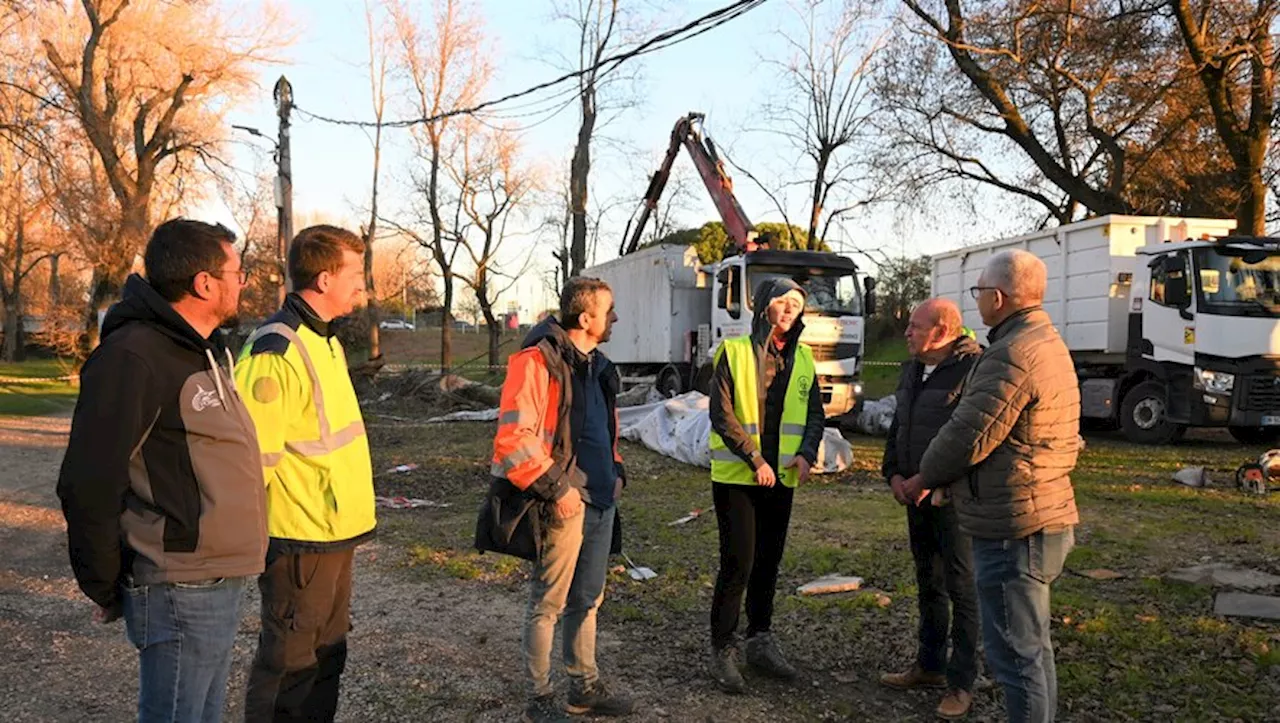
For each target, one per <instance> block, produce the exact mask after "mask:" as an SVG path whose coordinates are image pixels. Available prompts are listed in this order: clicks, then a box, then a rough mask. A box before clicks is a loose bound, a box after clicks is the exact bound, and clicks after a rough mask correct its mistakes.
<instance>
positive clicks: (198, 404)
mask: <svg viewBox="0 0 1280 723" xmlns="http://www.w3.org/2000/svg"><path fill="white" fill-rule="evenodd" d="M221 406H222V400H221V399H219V398H218V390H217V389H214V390H213V391H208V392H206V391H205V390H204V387H203V386H201V385H199V384H197V385H196V395H195V396H194V397H192V398H191V408H192V409H194V410H196V411H197V412H203V411H204V410H206V409H209V408H210V407H221Z"/></svg>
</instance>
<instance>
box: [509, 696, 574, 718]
mask: <svg viewBox="0 0 1280 723" xmlns="http://www.w3.org/2000/svg"><path fill="white" fill-rule="evenodd" d="M520 720H521V721H523V722H524V723H569V716H567V715H565V714H564V711H563V710H561V708H560V706H558V705H556V697H555V696H554V695H543V696H539V697H537V698H530V699H529V705H528V706H526V707H525V709H524V716H522V717H521V718H520Z"/></svg>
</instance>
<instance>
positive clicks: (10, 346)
mask: <svg viewBox="0 0 1280 723" xmlns="http://www.w3.org/2000/svg"><path fill="white" fill-rule="evenodd" d="M25 346H26V345H25V344H24V343H23V339H22V301H21V298H17V297H13V296H10V297H9V298H6V299H5V300H4V350H3V352H0V358H3V359H4V361H7V362H20V361H22V360H23V358H24V357H25V356H26V355H25V354H24V353H23V352H24V350H25Z"/></svg>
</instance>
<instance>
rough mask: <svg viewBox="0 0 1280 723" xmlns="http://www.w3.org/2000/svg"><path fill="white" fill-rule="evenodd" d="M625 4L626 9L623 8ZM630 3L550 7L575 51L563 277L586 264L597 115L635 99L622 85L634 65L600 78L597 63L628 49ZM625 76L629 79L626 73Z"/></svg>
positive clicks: (587, 0) (593, 1)
mask: <svg viewBox="0 0 1280 723" xmlns="http://www.w3.org/2000/svg"><path fill="white" fill-rule="evenodd" d="M628 5H630V6H631V7H627V6H628ZM635 5H636V3H635V1H634V0H629V2H627V3H623V2H622V0H563V2H558V3H557V5H556V11H555V16H556V18H557V19H558V20H561V21H565V22H568V23H570V24H572V25H573V27H574V30H575V35H574V37H575V39H576V40H577V47H576V48H575V50H576V52H575V53H574V56H573V57H572V59H571V61H570V64H571V65H572V68H571V69H572V70H576V71H580V72H581V75H579V76H578V109H579V117H578V133H577V136H576V139H575V141H574V147H573V158H572V160H571V161H570V162H569V215H570V219H571V222H572V227H571V229H572V230H571V240H570V244H569V274H570V275H572V276H576V275H577V274H578V273H580V272H581V271H582V269H584V268H586V266H587V234H588V218H587V217H588V200H589V195H590V194H589V189H590V176H591V146H592V140H593V139H594V137H595V134H596V132H597V130H598V128H599V126H600V125H602V124H603V122H604V121H603V119H602V116H603V114H604V113H606V112H607V111H609V110H621V109H623V108H626V107H630V106H631V105H633V104H634V103H635V102H636V101H635V98H634V96H633V95H629V94H628V93H627V92H625V84H626V83H629V82H633V81H634V80H635V78H636V76H635V75H634V73H635V72H636V71H635V70H634V65H629V66H628V67H626V68H625V69H624V70H621V71H619V70H617V69H616V68H614V69H611V70H609V71H608V73H607V74H606V72H605V69H603V68H601V67H600V61H601V60H602V59H604V58H605V57H608V56H610V55H613V54H615V53H617V52H619V51H621V50H625V49H626V48H627V47H629V46H631V45H634V44H635V42H636V37H637V34H638V32H639V28H640V25H639V23H638V20H637V18H636V16H635V15H634V14H633V9H634V6H635ZM628 73H630V75H629V74H628Z"/></svg>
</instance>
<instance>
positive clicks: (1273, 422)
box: [1262, 415, 1280, 427]
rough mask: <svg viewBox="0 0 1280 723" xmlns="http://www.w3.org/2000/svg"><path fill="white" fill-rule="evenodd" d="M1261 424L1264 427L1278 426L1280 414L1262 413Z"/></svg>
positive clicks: (1279, 424) (1279, 425)
mask: <svg viewBox="0 0 1280 723" xmlns="http://www.w3.org/2000/svg"><path fill="white" fill-rule="evenodd" d="M1262 426H1264V427H1280V416H1277V415H1263V417H1262Z"/></svg>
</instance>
